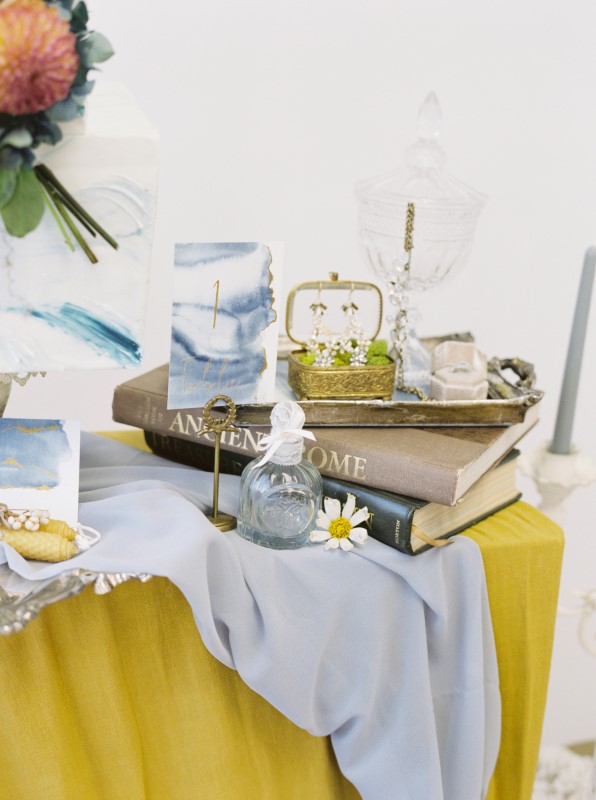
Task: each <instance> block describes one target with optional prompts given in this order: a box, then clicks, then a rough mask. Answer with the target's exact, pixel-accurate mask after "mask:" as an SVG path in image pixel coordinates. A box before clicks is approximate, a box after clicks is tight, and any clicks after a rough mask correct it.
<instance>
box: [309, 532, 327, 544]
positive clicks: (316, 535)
mask: <svg viewBox="0 0 596 800" xmlns="http://www.w3.org/2000/svg"><path fill="white" fill-rule="evenodd" d="M308 538H309V539H310V540H311V542H326V541H327V539H331V534H330V533H329V531H311V532H310V533H309V534H308Z"/></svg>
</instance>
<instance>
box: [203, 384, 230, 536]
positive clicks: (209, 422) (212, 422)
mask: <svg viewBox="0 0 596 800" xmlns="http://www.w3.org/2000/svg"><path fill="white" fill-rule="evenodd" d="M217 403H223V404H224V406H226V412H225V415H224V416H223V417H215V418H214V417H212V416H211V411H212V410H213V409H214V408H215V406H216V405H217ZM235 419H236V405H235V403H234V401H233V400H232V398H231V397H228V396H227V395H225V394H218V395H216V396H215V397H212V398H211V400H209V402H208V403H207V405H206V406H205V408H204V409H203V424H204V428H203V429H202V430H200V431H199V433H198V434H197V436H202V435H203V434H206V433H214V434H215V448H214V463H213V513H212V514H210V515H208V516H207V519H208V520H209V522H211V524H212V525H215V527H216V528H218V529H219V530H220V531H231V530H233V529H234V528H235V527H236V517H232V516H230V515H229V514H220V513H219V511H218V505H219V451H220V447H221V435H222V433H223V432H224V431H235V430H238V428H235V427H234V426H233V425H232V423H233V422H234V420H235Z"/></svg>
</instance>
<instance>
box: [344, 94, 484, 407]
mask: <svg viewBox="0 0 596 800" xmlns="http://www.w3.org/2000/svg"><path fill="white" fill-rule="evenodd" d="M440 123H441V109H440V107H439V103H438V100H437V97H436V95H435V93H434V92H431V93H430V94H429V95H428V97H427V98H426V100H425V101H424V103H423V104H422V106H421V108H420V111H419V114H418V131H417V133H418V137H417V140H416V141H415V142H414V143H413V144H412V145H410V147H408V148H407V150H406V152H405V159H404V162H405V163H404V164H403V165H402V166H400V167H398V168H397V169H395V170H393V171H391V172H388V173H386V174H384V175H379V176H376V177H373V178H368V179H366V180H362V181H359V182H358V183H357V185H356V196H357V201H358V212H359V214H358V216H359V229H360V237H361V241H362V244H363V247H364V252H365V254H366V258H367V261H368V263H369V264H370V266H371V267H372V269H373V270H374V272H375V273H376V274H377V275H378V276H379V277H381V278H382V279H383V280H384V282H385V284H386V286H387V292H388V295H389V302H390V304H391V305H392V306H393V308H394V314H392V315H391V316H390V317H389V318H388V320H389V322H390V325H391V337H392V340H393V345H394V349H395V351H396V355H397V356H398V357H399V356H400V347H402V346H404V345H405V347H404V352H402V353H401V355H402V356H403V359H402V360H403V372H402V374H401V383H402V385H401V386H400V375H399V370H398V388H404V384H405V385H407V386H413V387H418V389H419V390H422V392H428V384H429V356H428V353H427V352H426V350H425V349H424V348H423V347H422V345H420V343H419V342H418V341H417V340H416V337H415V334H414V332H413V330H412V321H413V319H414V316H415V315H414V312H413V310H412V309H410V308H409V307H408V306H409V302H410V295H411V293H412V292H417V291H422V290H425V289H430V288H432V287H434V286H436V285H437V284H439V283H440V282H441V281H443V280H444V279H445V278H446V277H447V275H449V274H452V273H453V272H455V271H456V270H457V269H459V268H460V267H461V266H462V265H463V264H464V263H465V261H466V258H467V257H468V254H469V252H470V249H471V247H472V242H473V239H474V233H475V230H476V223H477V220H478V216H479V214H480V212H481V210H482V208H483V206H484V203H485V200H486V198H485V196H484V195H483V194H481V193H480V192H478V191H476V190H475V189H472V188H471V187H470V186H467V185H466V184H465V183H462V181H460V180H458V179H457V178H454V177H453V176H452V175H450V174H449V173H448V172H447V171H446V170H445V162H446V155H445V151H444V150H443V148H442V147H441V145H440V144H439V142H438V138H439V132H440Z"/></svg>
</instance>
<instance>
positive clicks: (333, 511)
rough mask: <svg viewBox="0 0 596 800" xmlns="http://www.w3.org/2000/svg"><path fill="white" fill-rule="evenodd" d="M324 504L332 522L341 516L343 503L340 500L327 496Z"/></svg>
mask: <svg viewBox="0 0 596 800" xmlns="http://www.w3.org/2000/svg"><path fill="white" fill-rule="evenodd" d="M323 504H324V506H325V513H326V514H327V516H328V517H329V519H330V520H331V522H333V520H334V519H337V518H338V517H340V516H341V503H340V502H339V500H334V499H333V498H332V497H326V498H325V500H324V501H323Z"/></svg>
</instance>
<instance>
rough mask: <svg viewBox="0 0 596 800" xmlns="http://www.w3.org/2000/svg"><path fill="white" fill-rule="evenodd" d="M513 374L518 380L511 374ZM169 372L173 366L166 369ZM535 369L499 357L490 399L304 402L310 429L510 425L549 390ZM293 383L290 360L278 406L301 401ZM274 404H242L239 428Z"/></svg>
mask: <svg viewBox="0 0 596 800" xmlns="http://www.w3.org/2000/svg"><path fill="white" fill-rule="evenodd" d="M456 337H459V338H460V340H461V341H472V340H473V337H472V336H471V335H470V334H456V335H452V336H449V337H438V338H436V339H433V340H430V339H427V340H426V342H428V343H430V344H435V343H438V342H439V341H441V340H442V339H444V338H450V339H454V338H456ZM509 370H511V371H512V372H513V377H511V376H509V372H508V371H509ZM166 374H167V368H166ZM534 379H535V375H534V369H533V367H532V365H531V364H529V363H528V362H527V361H523V360H522V359H519V358H507V359H498V358H493V359H492V360H491V361H490V362H489V364H488V381H489V396H488V398H487V399H486V400H419V399H418V398H417V397H415V396H413V395H409V396H408V395H405V394H403V393H401V392H397V391H396V392H395V393H394V395H393V397H392V399H391V400H300V405H301V407H302V409H303V410H304V413H305V416H306V424H307V425H314V426H317V425H330V426H338V427H339V426H350V427H352V426H397V425H404V426H406V425H423V426H425V427H429V426H451V425H462V426H470V425H481V426H491V425H495V426H507V425H515V424H516V423H518V422H523V420H524V418H525V416H526V413H527V412H528V410H529V409H530V408H532V406H534V405H536V403H538V402H539V401H540V400H541V399H542V397H543V394H544V393H543V392H542V391H540V390H539V389H535V388H534ZM295 399H296V397H295V395H294V393H293V392H292V390H291V389H290V387H289V386H288V382H287V362H285V361H284V359H283V358H280V360H279V361H278V365H277V379H276V402H277V401H279V400H295ZM273 405H274V403H244V404H240V405H238V406H237V417H236V423H237V424H239V425H268V424H269V421H270V414H271V410H272V408H273Z"/></svg>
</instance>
